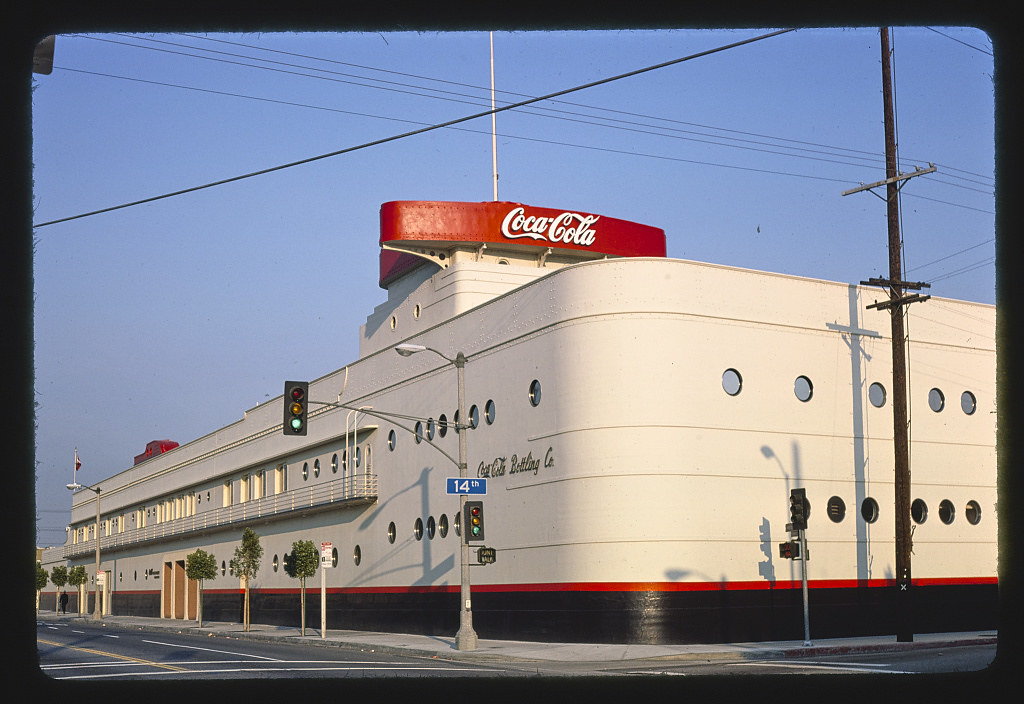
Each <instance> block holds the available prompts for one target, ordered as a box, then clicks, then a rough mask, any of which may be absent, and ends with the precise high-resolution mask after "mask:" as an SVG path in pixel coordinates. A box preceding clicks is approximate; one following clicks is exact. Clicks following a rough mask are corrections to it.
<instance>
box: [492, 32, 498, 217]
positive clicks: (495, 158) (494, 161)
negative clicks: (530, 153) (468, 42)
mask: <svg viewBox="0 0 1024 704" xmlns="http://www.w3.org/2000/svg"><path fill="white" fill-rule="evenodd" d="M491 164H492V166H493V170H494V200H498V133H497V127H495V118H494V32H491Z"/></svg>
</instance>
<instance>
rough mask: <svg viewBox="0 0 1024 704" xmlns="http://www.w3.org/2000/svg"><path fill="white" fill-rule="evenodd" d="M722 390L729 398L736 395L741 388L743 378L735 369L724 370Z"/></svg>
mask: <svg viewBox="0 0 1024 704" xmlns="http://www.w3.org/2000/svg"><path fill="white" fill-rule="evenodd" d="M722 388H723V389H725V393H727V394H729V395H730V396H735V395H737V394H738V393H739V392H740V390H741V389H742V388H743V377H741V376H740V373H739V372H738V371H736V370H735V369H726V370H725V371H724V372H722Z"/></svg>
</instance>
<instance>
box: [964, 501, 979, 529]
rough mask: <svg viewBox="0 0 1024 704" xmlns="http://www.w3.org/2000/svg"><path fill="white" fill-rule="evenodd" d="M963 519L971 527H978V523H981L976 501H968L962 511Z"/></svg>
mask: <svg viewBox="0 0 1024 704" xmlns="http://www.w3.org/2000/svg"><path fill="white" fill-rule="evenodd" d="M964 518H966V519H967V522H968V523H970V524H971V525H972V526H976V525H978V522H979V521H981V505H980V504H978V502H977V501H973V500H972V501H968V502H967V508H965V509H964Z"/></svg>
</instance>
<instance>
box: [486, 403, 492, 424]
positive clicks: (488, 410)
mask: <svg viewBox="0 0 1024 704" xmlns="http://www.w3.org/2000/svg"><path fill="white" fill-rule="evenodd" d="M484 420H485V421H487V425H491V424H492V423H493V422H494V401H493V400H488V401H487V403H485V404H484Z"/></svg>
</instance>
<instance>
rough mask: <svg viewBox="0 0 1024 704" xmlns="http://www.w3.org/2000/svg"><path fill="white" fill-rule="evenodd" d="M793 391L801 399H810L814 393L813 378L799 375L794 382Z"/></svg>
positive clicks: (805, 400)
mask: <svg viewBox="0 0 1024 704" xmlns="http://www.w3.org/2000/svg"><path fill="white" fill-rule="evenodd" d="M793 393H795V394H796V397H797V398H798V399H800V400H801V401H804V402H807V401H810V400H811V396H813V395H814V385H813V384H811V380H810V379H808V378H807V377H805V376H798V377H797V378H796V381H794V382H793Z"/></svg>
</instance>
